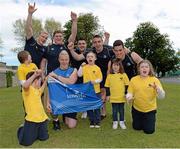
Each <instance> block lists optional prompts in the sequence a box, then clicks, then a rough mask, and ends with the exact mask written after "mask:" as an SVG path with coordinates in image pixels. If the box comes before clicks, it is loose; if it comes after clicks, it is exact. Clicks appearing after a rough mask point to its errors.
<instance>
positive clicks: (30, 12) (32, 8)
mask: <svg viewBox="0 0 180 149" xmlns="http://www.w3.org/2000/svg"><path fill="white" fill-rule="evenodd" d="M35 7H36V3H34V5H31V4H30V3H28V13H29V14H33V13H34V12H35V11H36V10H37V8H35Z"/></svg>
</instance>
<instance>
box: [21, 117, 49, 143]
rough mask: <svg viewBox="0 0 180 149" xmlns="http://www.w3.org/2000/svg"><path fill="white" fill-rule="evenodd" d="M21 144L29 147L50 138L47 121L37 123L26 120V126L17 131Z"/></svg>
mask: <svg viewBox="0 0 180 149" xmlns="http://www.w3.org/2000/svg"><path fill="white" fill-rule="evenodd" d="M17 137H18V140H19V144H21V145H24V146H29V145H32V144H33V143H34V141H36V140H40V141H44V140H47V139H48V138H49V135H48V129H47V121H44V122H40V123H35V122H30V121H27V120H25V123H24V126H21V127H19V129H18V131H17Z"/></svg>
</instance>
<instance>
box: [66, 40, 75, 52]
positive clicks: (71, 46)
mask: <svg viewBox="0 0 180 149" xmlns="http://www.w3.org/2000/svg"><path fill="white" fill-rule="evenodd" d="M67 47H68V49H69V50H70V51H71V50H74V43H73V42H70V43H69V44H68V46H67Z"/></svg>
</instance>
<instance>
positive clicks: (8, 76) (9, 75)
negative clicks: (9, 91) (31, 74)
mask: <svg viewBox="0 0 180 149" xmlns="http://www.w3.org/2000/svg"><path fill="white" fill-rule="evenodd" d="M13 75H14V74H13V72H12V71H7V72H6V84H7V87H12V83H13V82H12V76H13Z"/></svg>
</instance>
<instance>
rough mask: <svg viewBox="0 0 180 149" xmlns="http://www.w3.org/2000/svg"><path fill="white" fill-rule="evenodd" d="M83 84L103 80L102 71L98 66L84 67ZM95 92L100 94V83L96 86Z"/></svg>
mask: <svg viewBox="0 0 180 149" xmlns="http://www.w3.org/2000/svg"><path fill="white" fill-rule="evenodd" d="M82 71H83V82H84V83H86V82H89V81H95V80H97V79H101V80H102V72H101V69H100V68H99V67H98V66H97V65H88V64H87V65H85V66H83V67H82ZM94 90H95V92H96V93H99V92H100V83H96V84H94Z"/></svg>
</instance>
